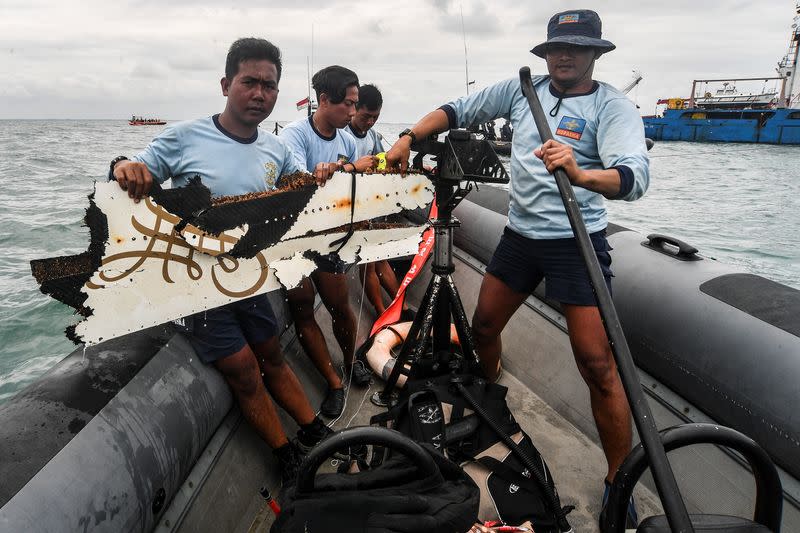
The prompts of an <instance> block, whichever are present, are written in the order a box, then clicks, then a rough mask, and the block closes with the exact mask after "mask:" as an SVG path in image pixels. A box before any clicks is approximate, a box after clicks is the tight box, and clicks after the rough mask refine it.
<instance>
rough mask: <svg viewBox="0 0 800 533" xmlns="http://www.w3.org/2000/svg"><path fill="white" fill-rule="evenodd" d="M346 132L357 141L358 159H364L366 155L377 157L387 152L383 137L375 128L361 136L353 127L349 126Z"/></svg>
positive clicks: (346, 127)
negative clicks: (382, 140)
mask: <svg viewBox="0 0 800 533" xmlns="http://www.w3.org/2000/svg"><path fill="white" fill-rule="evenodd" d="M344 129H345V131H347V133H349V134H350V135H352V136H353V139H354V140H355V141H356V157H355V158H356V159H359V158H361V157H364V156H365V155H375V154H379V153H381V152H385V151H386V150H385V149H384V148H383V143H382V142H381V137H380V135H378V132H377V131H375V129H374V128H370V129H368V130H367V132H366V133H365V134H364V135H359V134H357V133H356V132H355V131H353V127H352V126H351V125H350V124H348V125H347V126H345V128H344Z"/></svg>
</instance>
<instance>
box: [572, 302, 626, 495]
mask: <svg viewBox="0 0 800 533" xmlns="http://www.w3.org/2000/svg"><path fill="white" fill-rule="evenodd" d="M562 308H563V310H564V315H565V317H566V319H567V328H568V329H569V340H570V343H571V344H572V352H573V354H574V355H575V361H576V363H577V364H578V370H579V371H580V373H581V376H583V379H584V381H586V384H587V385H588V386H589V398H590V401H591V404H592V415H594V421H595V425H596V426H597V432H598V433H599V434H600V442H601V444H602V445H603V452H604V453H605V456H606V461H607V462H608V474H607V476H606V479H607V480H608V481H613V479H614V474H615V473H616V471H617V469H618V468H619V466H620V465H621V464H622V462H623V461H624V460H625V457H626V456H627V455H628V453H629V452H630V451H631V439H632V434H633V430H632V427H631V410H630V407H629V406H628V400H627V398H626V396H625V390H624V389H623V388H622V381H621V380H620V378H619V374H618V373H617V365H616V363H615V362H614V356H613V354H612V353H611V346H610V345H609V344H608V338H607V337H606V332H605V329H604V327H603V322H602V320H601V319H600V311H599V309H598V308H597V307H594V306H581V305H566V304H564V305H562Z"/></svg>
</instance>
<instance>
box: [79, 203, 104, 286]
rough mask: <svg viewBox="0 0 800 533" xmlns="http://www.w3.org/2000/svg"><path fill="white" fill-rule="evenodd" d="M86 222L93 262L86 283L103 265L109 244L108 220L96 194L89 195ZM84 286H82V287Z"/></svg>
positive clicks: (90, 255)
mask: <svg viewBox="0 0 800 533" xmlns="http://www.w3.org/2000/svg"><path fill="white" fill-rule="evenodd" d="M83 220H84V222H85V223H86V226H87V227H88V228H89V251H88V253H89V257H90V260H91V262H92V264H91V271H90V272H88V273H87V274H86V280H85V281H84V283H86V281H89V279H90V278H91V277H92V274H93V273H94V272H95V271H97V270H98V269H99V268H100V265H102V264H103V256H104V255H105V252H106V242H108V218H107V217H106V215H105V213H103V211H101V210H100V208H99V207H97V204H95V203H94V193H92V194H90V195H89V207H87V208H86V215H85V216H84V219H83ZM82 286H83V284H81V287H82Z"/></svg>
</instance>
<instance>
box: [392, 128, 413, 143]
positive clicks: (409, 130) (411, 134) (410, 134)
mask: <svg viewBox="0 0 800 533" xmlns="http://www.w3.org/2000/svg"><path fill="white" fill-rule="evenodd" d="M403 135H408V136H409V137H411V143H412V144H413V143H415V142H417V135H416V134H415V133H414V132H413V131H411V128H406V129H404V130H403V131H401V132H400V135H398V136H397V138H398V139H399V138H400V137H402V136H403Z"/></svg>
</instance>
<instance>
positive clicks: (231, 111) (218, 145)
mask: <svg viewBox="0 0 800 533" xmlns="http://www.w3.org/2000/svg"><path fill="white" fill-rule="evenodd" d="M281 68H282V61H281V52H280V50H279V49H278V48H277V47H276V46H275V45H273V44H272V43H270V42H269V41H266V40H264V39H256V38H244V39H239V40H237V41H236V42H234V43H233V44H232V45H231V47H230V50H229V51H228V56H227V60H226V64H225V77H223V78H222V80H221V85H222V94H223V95H224V96H226V97H227V101H226V104H225V110H224V111H223V112H222V113H220V114H218V115H214V116H212V117H208V118H202V119H198V120H194V121H189V122H182V123H178V124H176V125H174V126H170V127H167V128H166V129H165V130H164V131H163V132H162V133H161V134H160V135H159V136H158V137H156V138H155V139H154V140H153V141H152V142H151V143H150V145H148V146H147V148H145V150H144V151H143V152H142V153H140V154H138V155H137V156H135V157H134V158H133V159H131V160H128V159H127V158H125V157H117V158H116V159H114V160H113V161H112V162H111V169H110V172H109V178H110V179H115V180H116V181H117V183H119V185H120V187H122V189H123V190H126V191H128V195H129V196H130V197H131V198H132V199H133V200H134V201H136V202H138V201H139V200H140V199H141V198H142V196H144V195H146V194H147V193H148V191H149V190H150V188H151V186H152V184H153V181H154V180H155V181H158V182H159V183H161V182H164V181H166V180H167V179H170V178H171V179H172V184H173V187H180V186H183V185H186V184H187V183H188V182H189V180H191V179H193V178H194V177H195V176H199V177H200V179H201V181H202V183H203V185H205V186H206V187H208V188H209V189H210V191H211V194H212V196H214V197H220V196H231V195H242V194H247V193H252V192H264V191H268V190H271V189H273V188H274V187H275V183H276V181H277V180H278V178H279V177H280V176H282V175H285V174H290V173H292V172H296V171H304V170H305V168H304V167H301V166H299V165H298V164H297V163H296V160H295V158H294V157H293V156H292V153H291V151H290V150H289V148H288V147H287V146H286V145H285V143H284V142H283V141H281V140H280V139H279V138H278V137H276V136H275V135H273V134H271V133H268V132H265V131H261V130H259V129H258V125H259V124H260V123H261V122H262V121H263V120H264V119H266V118H267V117H268V116H269V115H270V113H271V112H272V109H273V107H274V106H275V102H276V100H277V98H278V83H279V81H280V77H281ZM193 322H194V331H193V333H192V335H191V336H190V341H191V343H192V346H193V347H194V349H195V351H196V352H197V355H198V356H199V357H200V359H201V360H202V361H203V362H205V363H208V364H213V365H214V366H215V367H216V368H217V370H219V371H220V372H221V373H222V375H223V377H224V378H225V381H226V382H227V383H228V385H229V386H230V388H231V390H232V391H233V395H234V396H235V398H236V400H237V403H238V404H239V407H240V408H241V410H242V414H243V415H244V417H245V418H246V419H247V421H248V422H249V423H250V425H251V426H252V427H253V428H254V429H255V430H256V432H258V434H259V436H260V437H261V438H262V439H263V440H264V441H265V442H266V443H267V445H269V447H270V448H272V450H273V453H274V455H275V456H276V457H277V458H278V460H279V461H280V463H281V477H282V480H283V481H288V480H289V479H292V478H294V477H296V475H297V469H298V467H299V465H300V462H301V459H302V453H301V451H300V450H299V449H298V447H297V445H296V444H295V443H293V442H291V441H289V440H288V439H287V437H286V434H285V433H284V430H283V428H282V426H281V422H280V420H279V418H278V413H277V411H276V409H275V406H274V404H273V403H272V401H271V399H270V397H269V395H268V394H267V389H269V393H270V394H271V395H272V397H273V398H274V399H275V401H276V402H278V404H279V405H280V406H281V407H283V408H284V409H285V410H286V411H287V412H288V413H289V415H291V416H292V418H293V419H294V420H295V421H296V422H297V424H298V425H299V426H300V430H299V431H298V433H297V438H298V442H299V444H301V445H303V446H305V447H311V446H313V445H315V444H316V443H318V442H319V441H320V440H322V439H323V438H324V437H326V436H327V435H328V434H330V433H331V430H330V429H329V428H328V427H327V426H325V425H324V424H323V423H322V421H321V420H320V419H319V418H318V417H316V416H315V415H314V411H313V409H312V408H311V405H310V404H309V402H308V398H307V397H306V395H305V393H304V392H303V388H302V387H301V385H300V382H299V381H298V379H297V376H295V374H294V372H293V371H292V369H291V368H290V367H289V366H288V365H287V364H286V361H284V359H283V354H282V352H281V348H280V345H279V342H278V336H277V334H278V331H277V321H276V318H275V315H274V313H273V311H272V308H271V306H270V303H269V300H268V299H267V296H266V295H264V294H262V295H258V296H254V297H252V298H247V299H245V300H239V301H236V302H233V303H231V304H228V305H225V306H222V307H218V308H216V309H210V310H208V311H205V312H202V313H199V314H197V315H195V319H194V321H193ZM262 376H263V378H262ZM265 383H266V386H267V388H265V386H264V385H265Z"/></svg>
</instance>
